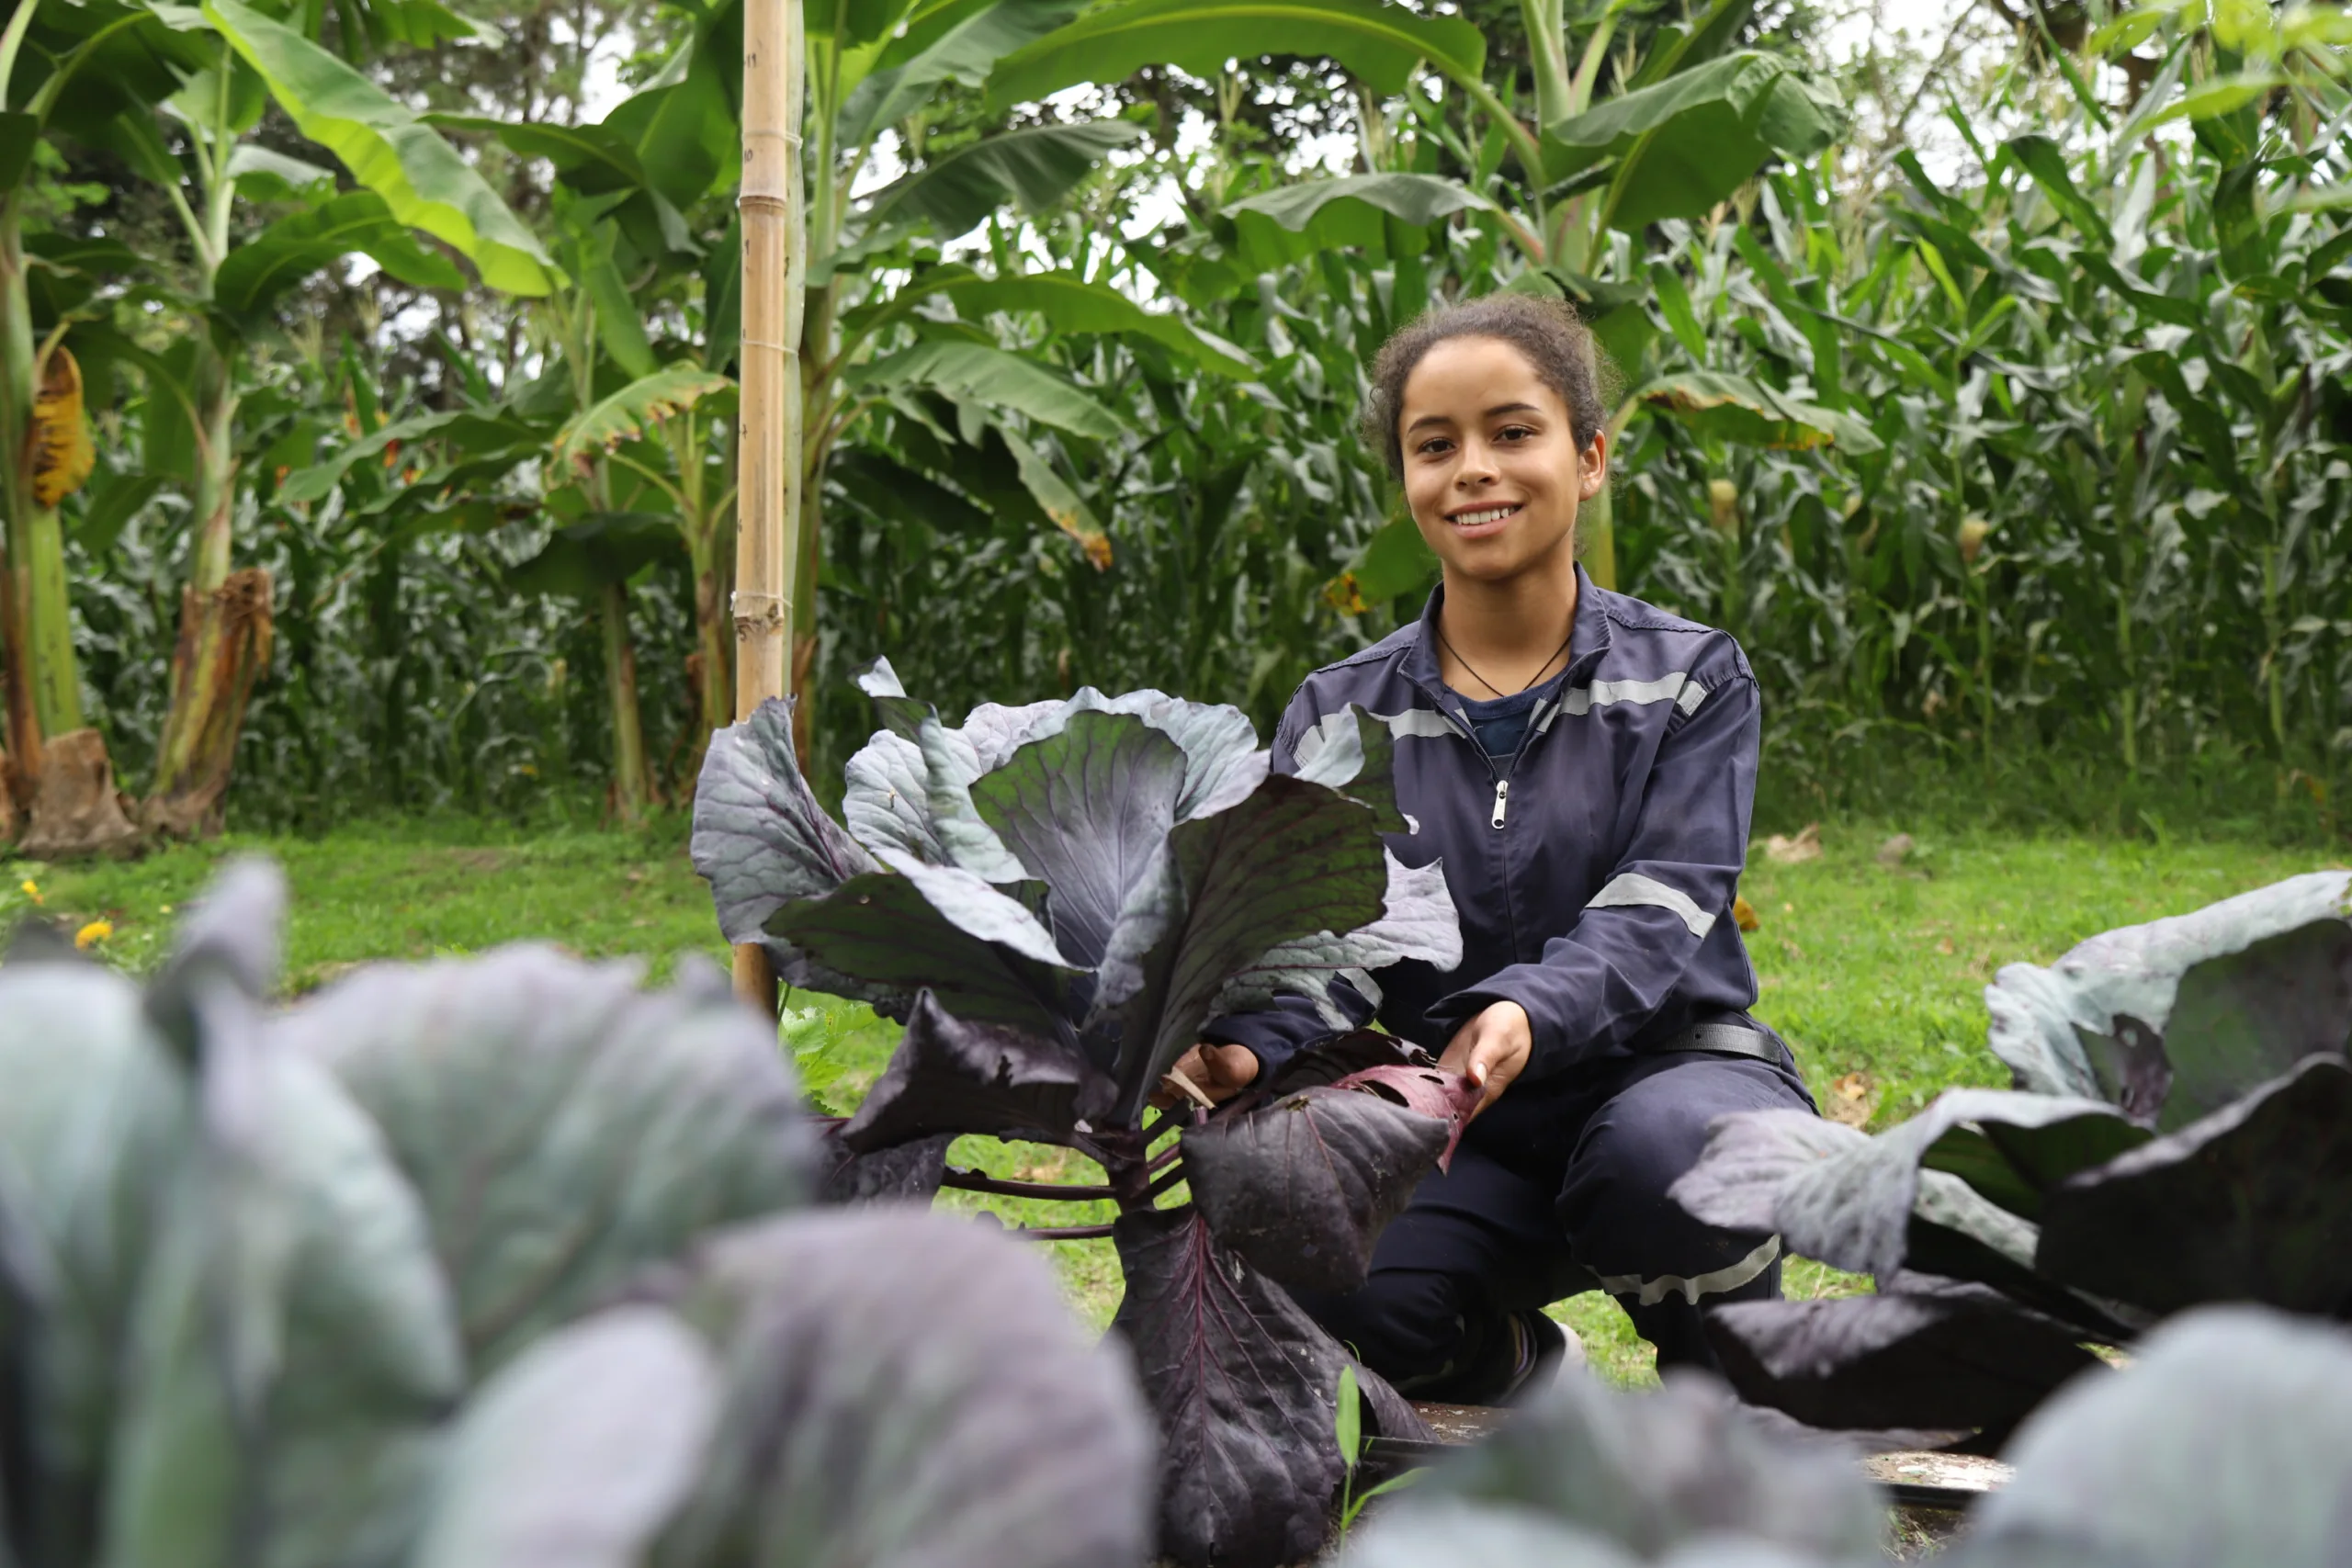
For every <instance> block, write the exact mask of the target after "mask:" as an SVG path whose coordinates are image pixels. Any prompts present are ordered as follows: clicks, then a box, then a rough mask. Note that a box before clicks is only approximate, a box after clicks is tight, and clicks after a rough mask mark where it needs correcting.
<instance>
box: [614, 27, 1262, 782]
mask: <svg viewBox="0 0 2352 1568" xmlns="http://www.w3.org/2000/svg"><path fill="white" fill-rule="evenodd" d="M1078 8H1079V7H1078V6H1077V5H1076V4H1075V3H1074V0H913V3H912V4H910V3H908V0H809V5H808V6H807V10H806V26H807V33H808V47H809V91H808V110H807V112H808V120H807V127H806V130H805V132H804V134H805V136H806V139H807V145H808V158H809V176H808V191H809V198H808V218H807V221H808V255H809V293H808V304H807V310H806V314H805V318H804V328H803V335H802V340H801V342H800V344H798V345H797V347H798V349H799V355H800V366H801V376H802V407H803V408H804V409H805V410H806V414H805V420H806V428H807V431H808V437H807V445H806V449H805V451H804V452H803V454H802V461H803V465H804V473H805V479H804V485H803V490H802V496H803V501H802V505H801V511H800V523H799V538H798V540H797V543H796V545H795V554H796V558H797V561H798V562H799V565H798V568H797V571H796V573H795V576H794V582H795V585H796V586H795V590H794V604H793V611H792V625H793V626H794V627H795V628H796V630H795V640H796V647H795V649H794V650H793V669H794V671H795V677H796V684H799V683H802V682H805V681H806V677H807V672H808V671H809V665H810V661H811V660H812V659H813V657H814V654H815V650H816V644H817V601H816V590H817V581H818V577H819V572H818V570H817V567H818V558H819V553H820V540H821V539H822V538H823V536H824V532H825V520H824V506H823V496H824V477H825V473H826V469H827V465H828V463H829V461H830V459H831V456H832V454H833V452H834V450H835V448H836V447H837V446H840V445H842V443H843V442H844V441H845V440H855V439H859V437H857V436H856V435H854V432H856V431H857V430H858V429H859V427H860V422H861V420H863V419H864V418H865V416H867V415H868V414H869V413H874V412H878V411H880V410H882V409H884V408H885V407H886V406H897V405H902V404H903V405H910V406H911V405H912V404H913V403H914V402H915V401H917V400H922V399H944V400H947V401H948V402H950V403H952V404H953V405H955V406H956V407H957V408H960V409H965V410H969V411H970V412H967V413H963V414H960V415H957V416H956V423H957V425H958V433H959V437H960V438H961V439H962V441H963V442H964V443H965V444H967V445H971V446H978V445H981V444H983V443H994V444H995V445H997V446H1002V447H1004V448H1006V449H1007V450H1009V451H1011V452H1012V453H1013V454H1014V469H1015V471H1016V473H1017V474H1018V476H1019V480H1020V484H1021V488H1022V490H1023V491H1025V493H1026V494H1027V495H1028V496H1029V497H1031V498H1032V499H1033V501H1034V502H1035V511H1036V512H1037V513H1041V514H1042V515H1044V516H1046V517H1047V518H1049V519H1050V520H1051V521H1052V523H1053V525H1055V526H1057V527H1058V528H1060V529H1061V530H1062V531H1063V532H1065V533H1066V534H1068V535H1069V536H1070V537H1071V539H1072V540H1073V542H1074V544H1075V545H1076V546H1077V547H1078V548H1079V550H1080V552H1081V553H1082V556H1083V558H1085V559H1087V560H1089V561H1091V563H1092V565H1093V566H1094V567H1095V568H1096V569H1098V570H1099V569H1102V568H1103V567H1106V566H1107V565H1108V564H1109V559H1110V557H1109V543H1108V538H1107V536H1105V535H1104V534H1103V531H1102V529H1101V527H1100V525H1099V524H1098V523H1096V522H1095V520H1094V519H1092V518H1091V516H1089V515H1087V514H1086V513H1085V512H1084V510H1083V508H1082V507H1080V506H1079V505H1077V504H1075V501H1076V495H1075V487H1074V484H1073V479H1074V474H1073V473H1072V472H1071V471H1069V470H1067V469H1057V468H1056V467H1055V466H1054V464H1053V462H1052V459H1051V457H1050V456H1049V448H1048V446H1047V445H1046V443H1045V442H1044V441H1042V440H1041V439H1040V436H1041V435H1042V434H1043V433H1045V432H1047V431H1053V432H1060V433H1064V434H1070V435H1073V436H1076V437H1080V438H1092V439H1098V440H1100V439H1108V438H1110V437H1111V436H1113V435H1114V434H1116V433H1117V432H1118V431H1119V429H1120V428H1121V426H1122V421H1121V419H1120V417H1119V416H1118V414H1117V413H1116V412H1114V411H1111V410H1109V409H1107V408H1105V407H1104V406H1103V405H1102V404H1101V403H1099V402H1098V401H1096V400H1093V399H1091V398H1089V397H1087V396H1086V395H1085V394H1083V393H1082V392H1080V390H1078V389H1076V388H1074V387H1073V386H1072V385H1070V384H1069V382H1068V381H1067V380H1066V379H1065V378H1062V377H1060V376H1058V375H1057V374H1056V373H1055V372H1053V371H1051V370H1047V369H1046V368H1043V367H1041V366H1039V365H1038V364H1037V363H1035V355H1030V354H1024V353H1022V352H1018V351H1016V350H1014V349H1012V348H1008V347H1006V346H1004V338H1003V337H1002V336H1001V335H1000V333H998V332H996V331H992V330H990V329H989V327H988V326H986V325H985V324H984V323H986V322H988V321H989V320H990V319H991V318H992V317H1000V316H1001V317H1003V318H1006V319H1008V320H1009V321H1011V322H1013V323H1017V325H1013V326H1011V327H1009V328H1008V329H1007V331H1008V333H1010V334H1011V336H1012V342H1014V343H1023V342H1027V343H1031V344H1034V343H1035V342H1036V341H1038V340H1039V339H1041V338H1046V337H1053V336H1058V335H1063V334H1067V333H1079V334H1100V333H1121V334H1144V335H1151V336H1158V337H1159V338H1160V339H1161V340H1162V341H1163V342H1164V343H1166V344H1169V346H1170V347H1172V348H1173V349H1174V350H1175V351H1176V352H1178V353H1180V354H1182V355H1187V356H1188V357H1190V358H1191V359H1193V361H1194V362H1195V363H1198V364H1200V365H1202V366H1203V367H1205V368H1210V369H1214V370H1220V371H1224V372H1227V373H1232V372H1234V371H1236V370H1238V369H1243V368H1246V361H1244V360H1242V359H1240V358H1239V356H1238V355H1235V354H1233V353H1231V352H1229V351H1228V349H1227V347H1226V346H1225V345H1220V344H1212V343H1209V342H1207V341H1206V340H1204V339H1203V338H1201V337H1200V336H1199V335H1198V334H1196V333H1192V332H1191V331H1189V330H1188V329H1185V328H1183V327H1182V326H1181V325H1180V324H1179V323H1178V322H1177V321H1174V320H1172V319H1170V318H1167V317H1161V316H1158V315H1156V314H1150V313H1147V312H1145V311H1142V310H1138V309H1136V307H1135V305H1134V303H1133V301H1131V300H1129V299H1126V298H1125V297H1124V296H1121V295H1119V294H1117V293H1116V292H1115V291H1114V290H1112V289H1110V288H1106V287H1104V286H1103V284H1102V282H1101V281H1100V280H1099V279H1096V278H1090V277H1088V276H1083V275H1057V276H1051V277H1044V278H1038V277H1024V276H1019V275H1018V273H1019V269H1018V268H1017V266H1015V265H1011V253H1010V250H1009V248H1007V247H1001V246H1000V247H998V251H997V257H996V259H997V263H998V265H997V267H996V269H995V272H994V275H993V276H980V275H978V274H976V273H970V272H967V271H965V270H963V269H960V268H953V269H951V268H940V267H937V266H936V265H935V264H936V262H937V260H938V257H937V254H936V248H935V247H936V245H937V244H938V243H942V242H947V241H952V240H955V239H956V238H958V237H960V236H963V235H965V234H967V233H969V232H971V231H973V230H975V229H977V228H978V227H980V226H981V225H983V224H988V223H990V222H991V221H992V220H998V219H999V218H1000V217H1001V215H1004V214H1007V213H1009V212H1017V213H1020V214H1023V215H1027V216H1033V217H1034V216H1035V215H1039V214H1042V213H1045V212H1046V211H1048V210H1050V209H1055V208H1057V206H1059V205H1060V204H1062V203H1064V202H1065V201H1067V200H1068V199H1069V197H1072V195H1073V194H1074V193H1076V192H1077V191H1078V190H1079V189H1080V187H1081V186H1083V185H1084V184H1085V183H1086V182H1087V180H1088V179H1089V177H1090V176H1091V175H1092V173H1093V171H1094V169H1095V166H1096V165H1097V164H1099V163H1100V162H1101V161H1102V160H1103V158H1104V157H1105V155H1106V154H1108V153H1110V152H1114V150H1117V149H1120V148H1124V147H1127V146H1129V145H1130V144H1132V143H1134V142H1136V141H1138V140H1139V139H1140V138H1141V137H1142V136H1143V134H1144V132H1143V130H1142V129H1141V128H1140V127H1139V126H1136V125H1135V124H1133V123H1131V122H1129V121H1126V120H1124V119H1118V118H1106V119H1098V120H1091V121H1081V122H1078V123H1072V124H1062V123H1054V122H1046V123H1042V124H1033V125H1023V126H1016V127H1014V128H1012V129H1010V130H1000V131H998V132H997V133H995V134H993V135H989V136H985V137H982V138H981V139H980V140H978V141H972V142H967V143H965V144H963V145H960V146H956V147H953V148H950V149H942V150H934V149H933V148H932V147H931V146H930V145H929V144H928V143H927V141H926V133H927V131H928V129H929V126H930V122H931V118H932V114H933V106H932V103H931V100H932V99H933V97H934V96H936V95H937V94H938V93H939V92H940V91H941V90H943V89H944V88H946V87H948V86H950V85H954V86H961V87H967V88H972V87H978V86H980V85H982V84H983V83H984V82H985V81H986V80H987V77H988V73H989V71H990V69H991V68H992V67H994V66H995V65H996V64H997V62H1000V61H1001V60H1002V59H1004V58H1005V57H1006V56H1007V55H1009V54H1012V53H1013V52H1015V51H1019V50H1021V49H1023V47H1026V46H1030V45H1033V44H1034V43H1035V40H1038V39H1042V38H1044V37H1046V35H1048V34H1050V33H1052V32H1053V31H1054V30H1055V29H1056V28H1058V27H1060V26H1061V25H1063V24H1064V23H1066V22H1068V21H1069V18H1070V17H1072V16H1074V15H1075V14H1076V12H1077V10H1078ZM716 39H717V31H716V29H715V28H714V29H705V30H698V31H697V33H696V37H695V45H694V51H695V52H694V54H693V57H692V58H691V59H690V60H688V61H687V62H685V63H684V66H683V67H677V66H674V65H673V72H672V73H670V75H671V76H672V77H674V79H675V80H676V83H677V86H676V91H677V92H678V93H680V94H681V95H683V94H684V93H685V92H687V91H688V90H689V89H691V88H693V87H694V85H695V83H696V81H697V80H698V78H699V76H700V73H702V72H703V70H704V62H705V60H706V58H707V54H708V53H709V52H711V51H710V48H709V46H710V45H711V44H712V43H714V42H715V41H716ZM1118 74H1124V73H1118ZM727 79H730V80H731V78H727ZM1088 79H1089V80H1116V79H1117V76H1116V75H1110V76H1093V77H1089V78H1088ZM675 102H676V100H673V105H671V106H665V108H664V112H665V113H670V114H671V117H672V118H675V115H674V112H673V109H674V105H675ZM704 102H705V112H706V113H707V114H711V115H716V114H717V113H718V99H717V98H716V96H713V95H710V94H707V93H706V95H705V98H704ZM710 139H711V138H709V137H706V140H710ZM720 140H722V141H723V139H720ZM886 156H896V157H897V158H899V160H900V161H901V162H902V163H903V164H911V165H912V167H911V168H910V170H909V171H908V172H907V173H905V174H904V175H901V176H900V177H899V178H898V179H896V180H893V181H891V182H889V183H888V184H887V185H884V186H881V188H879V189H876V190H873V191H872V193H871V194H870V195H861V194H860V193H861V192H862V191H864V190H865V188H866V187H867V186H872V185H874V184H875V183H876V181H875V178H874V176H875V174H876V171H877V169H878V168H879V167H880V166H881V161H882V160H883V159H884V158H885V157H886ZM649 167H650V164H649ZM886 263H888V265H889V266H897V267H911V268H914V269H915V270H916V271H917V273H918V276H917V281H916V282H915V283H914V284H912V285H910V286H908V287H906V288H893V287H892V285H893V282H894V281H895V280H894V279H893V278H892V277H891V276H890V272H889V270H888V266H886V265H885V264H886ZM957 444H958V443H957V441H956V440H951V441H950V442H949V443H948V444H947V445H948V446H956V445H957ZM808 711H809V710H808V709H807V708H806V707H805V706H804V707H803V708H802V709H801V716H800V717H799V719H798V721H797V722H798V723H799V724H800V726H801V727H802V729H803V731H804V733H803V735H802V737H801V739H802V740H803V742H804V743H805V742H806V740H807V735H806V733H805V730H806V726H807V723H808V720H807V713H808Z"/></svg>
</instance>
